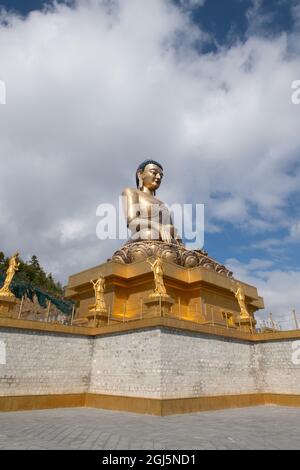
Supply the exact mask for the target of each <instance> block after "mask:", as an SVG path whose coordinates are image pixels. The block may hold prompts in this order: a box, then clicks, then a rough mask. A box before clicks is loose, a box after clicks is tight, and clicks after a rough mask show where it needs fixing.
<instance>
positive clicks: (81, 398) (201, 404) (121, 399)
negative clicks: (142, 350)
mask: <svg viewBox="0 0 300 470" xmlns="http://www.w3.org/2000/svg"><path fill="white" fill-rule="evenodd" d="M260 405H279V406H290V407H300V395H285V394H272V393H261V394H245V395H220V396H210V397H196V398H172V399H163V400H160V399H155V398H140V397H126V396H116V395H99V394H93V393H87V394H85V393H82V394H64V395H24V396H6V397H0V411H24V410H42V409H53V408H77V407H89V408H101V409H106V410H114V411H128V412H132V413H141V414H149V415H156V416H168V415H173V414H183V413H196V412H201V411H214V410H223V409H227V408H244V407H250V406H260Z"/></svg>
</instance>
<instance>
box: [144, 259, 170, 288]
mask: <svg viewBox="0 0 300 470" xmlns="http://www.w3.org/2000/svg"><path fill="white" fill-rule="evenodd" d="M147 263H149V264H150V266H151V269H152V271H153V274H154V282H155V289H154V292H153V294H151V295H150V297H168V294H167V291H166V288H165V284H164V279H163V275H164V271H163V263H162V259H161V257H160V256H158V257H157V258H156V260H155V261H154V263H151V261H150V260H149V259H147Z"/></svg>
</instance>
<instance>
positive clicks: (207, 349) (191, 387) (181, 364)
mask: <svg viewBox="0 0 300 470" xmlns="http://www.w3.org/2000/svg"><path fill="white" fill-rule="evenodd" d="M161 351H162V377H161V393H162V397H163V398H176V397H199V396H212V395H234V394H242V393H255V391H256V374H255V372H256V371H255V361H254V359H253V353H254V350H253V348H252V347H251V345H250V344H249V343H245V342H239V341H236V340H235V341H232V340H228V339H222V338H217V337H211V336H210V337H208V336H205V335H200V334H196V335H195V334H186V333H178V332H176V333H175V332H169V331H167V330H165V331H163V332H162V334H161Z"/></svg>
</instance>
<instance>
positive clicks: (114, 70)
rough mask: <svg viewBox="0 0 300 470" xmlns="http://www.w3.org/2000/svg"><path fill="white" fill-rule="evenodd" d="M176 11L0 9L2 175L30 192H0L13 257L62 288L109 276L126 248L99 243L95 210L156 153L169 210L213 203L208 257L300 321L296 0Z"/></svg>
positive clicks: (209, 3)
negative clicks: (37, 267) (110, 263)
mask: <svg viewBox="0 0 300 470" xmlns="http://www.w3.org/2000/svg"><path fill="white" fill-rule="evenodd" d="M166 1H167V0H153V2H147V3H144V4H143V2H141V1H139V2H138V1H137V0H123V2H121V6H120V9H119V10H118V11H117V10H114V8H111V11H108V7H104V6H103V3H102V4H101V2H96V1H91V0H87V1H86V2H84V1H83V0H79V1H78V3H77V6H76V8H75V9H73V10H72V9H70V8H65V9H63V8H60V7H58V8H57V9H54V10H52V11H51V12H48V13H47V14H46V13H45V12H40V13H35V14H34V15H31V16H29V17H26V18H23V19H22V20H20V19H18V18H17V15H15V14H14V12H19V13H22V14H23V15H26V14H28V13H29V12H30V11H32V10H36V9H42V6H43V4H44V3H45V2H41V1H37V0H36V1H26V2H25V1H17V0H7V1H2V2H1V0H0V5H2V6H4V7H5V8H6V9H7V10H8V11H9V12H10V13H9V14H8V18H9V21H11V27H10V28H6V27H5V26H4V23H3V26H2V27H0V58H1V59H2V60H1V61H0V79H2V80H5V81H6V82H7V88H8V93H7V94H8V98H9V99H8V102H7V105H6V106H5V107H3V106H2V107H0V122H2V132H3V134H2V135H1V129H0V138H1V141H2V145H3V147H4V148H3V152H5V153H6V154H10V156H11V158H10V161H11V162H12V164H11V167H10V166H9V165H8V164H7V165H6V168H5V172H6V175H4V174H2V178H4V177H6V178H12V175H14V176H15V173H16V169H23V172H24V173H23V174H25V175H26V179H27V181H29V182H30V187H32V188H34V191H31V192H28V189H26V188H24V187H23V182H22V180H20V181H19V180H18V181H17V184H18V187H19V188H20V189H19V192H18V191H17V192H16V194H15V195H14V196H13V197H12V198H11V199H10V200H7V194H6V193H4V192H3V194H1V188H3V186H4V185H3V184H2V185H0V201H1V200H2V201H4V202H3V211H4V214H5V217H3V219H2V221H1V220H0V230H1V233H4V232H3V230H2V228H1V224H3V227H5V230H6V232H7V233H9V236H7V237H4V238H3V240H2V239H0V241H1V243H2V245H3V248H4V251H6V252H9V251H12V252H13V251H15V248H16V247H15V245H18V246H17V247H18V248H20V251H21V253H22V254H23V256H24V257H26V256H29V255H31V254H32V253H36V254H37V255H38V256H39V257H40V258H41V260H42V262H44V264H45V265H46V266H47V267H48V269H50V270H51V271H53V272H54V274H55V275H56V276H58V277H59V278H60V279H61V280H62V282H66V278H67V276H68V274H71V273H73V272H76V271H78V270H81V269H85V268H86V267H89V266H91V265H96V264H99V263H100V262H101V261H102V260H103V259H104V260H105V259H106V258H107V257H108V254H109V253H108V252H111V250H113V249H115V248H116V247H117V244H112V245H105V246H104V245H101V246H99V242H98V241H97V240H95V230H94V227H95V207H96V205H97V204H98V203H100V202H102V201H103V200H104V199H105V200H106V202H113V201H115V199H116V197H117V195H118V194H119V192H120V191H121V189H122V187H123V186H128V185H131V184H133V181H134V177H133V175H134V172H135V168H136V167H137V165H138V164H139V163H140V160H144V158H145V157H146V156H147V157H150V158H155V159H157V160H158V161H161V162H162V163H163V164H164V166H165V175H166V176H165V182H164V185H163V186H162V189H161V193H160V196H161V198H162V199H164V200H166V201H167V202H169V203H170V204H171V203H173V202H195V203H204V204H205V211H206V233H205V249H206V250H207V251H208V252H209V254H210V255H211V256H212V257H214V258H216V259H218V260H219V261H221V262H223V263H226V264H227V265H229V266H230V267H231V268H232V269H233V270H234V273H235V274H236V276H237V277H240V278H241V279H242V280H244V281H246V282H249V283H253V284H255V285H257V286H258V288H259V290H260V293H261V295H264V297H265V298H266V299H267V310H272V311H273V312H274V313H275V315H278V316H279V317H280V316H282V317H284V315H286V314H287V312H289V311H290V310H291V309H292V308H296V309H299V313H300V296H299V298H298V283H300V249H299V246H300V209H299V207H300V205H299V203H300V191H299V188H300V185H299V183H300V165H299V161H300V159H299V156H300V136H299V123H300V105H299V106H296V105H293V104H292V103H291V84H292V81H293V80H297V79H298V80H300V50H299V43H300V2H299V1H298V0H295V1H293V0H206V1H203V0H202V1H201V0H174V2H173V7H172V8H169V9H166V8H164V6H165V5H166ZM61 3H64V2H61ZM169 3H171V0H170V2H169ZM100 4H101V5H100ZM107 4H109V2H107ZM141 5H142V6H141ZM2 15H5V14H4V13H3V14H2ZM145 16H146V17H147V18H148V20H147V22H146V23H145V22H144V18H145ZM5 21H7V16H6V17H5ZM110 22H111V23H110ZM108 25H109V27H108ZM178 38H179V39H178ZM20 77H22V80H20ZM107 155H109V158H107ZM124 162H125V164H124ZM116 168H118V174H116ZM29 169H30V170H29ZM21 173H22V171H21ZM45 175H47V176H45ZM103 175H105V176H103ZM17 178H18V176H17ZM51 181H52V184H51ZM74 187H76V190H75V189H74ZM20 193H21V194H22V197H21V200H22V204H20ZM36 194H38V195H39V197H38V198H36ZM176 198H179V201H177V200H175V199H176ZM6 200H7V202H5V201H6ZM0 206H1V202H0ZM20 240H22V243H21V245H23V246H19V245H20ZM33 240H34V242H33ZM79 253H80V254H81V256H79ZM62 260H64V262H63V261H62ZM280 289H282V290H283V291H284V292H285V295H284V296H281V297H280V295H279V291H280ZM284 321H285V320H284Z"/></svg>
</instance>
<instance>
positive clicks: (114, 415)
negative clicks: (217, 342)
mask: <svg viewBox="0 0 300 470" xmlns="http://www.w3.org/2000/svg"><path fill="white" fill-rule="evenodd" d="M0 449H108V450H117V449H120V450H127V449H146V450H150V449H158V450H159V449H173V450H175V449H192V450H196V449H300V409H299V408H281V407H275V406H262V407H256V408H242V409H234V410H224V411H213V412H206V413H193V414H185V415H176V416H168V417H157V416H147V415H138V414H133V413H123V412H115V411H106V410H98V409H91V408H68V409H56V410H39V411H19V412H13V413H0Z"/></svg>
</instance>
